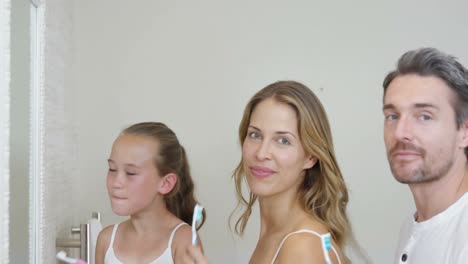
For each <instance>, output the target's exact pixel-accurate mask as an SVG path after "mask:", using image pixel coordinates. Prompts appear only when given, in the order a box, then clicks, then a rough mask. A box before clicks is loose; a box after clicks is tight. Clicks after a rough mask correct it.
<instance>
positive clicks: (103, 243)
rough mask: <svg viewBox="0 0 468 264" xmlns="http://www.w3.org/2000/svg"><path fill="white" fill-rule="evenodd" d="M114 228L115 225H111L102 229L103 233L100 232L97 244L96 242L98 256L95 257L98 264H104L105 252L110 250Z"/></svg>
mask: <svg viewBox="0 0 468 264" xmlns="http://www.w3.org/2000/svg"><path fill="white" fill-rule="evenodd" d="M113 228H114V225H110V226H107V227H105V228H104V229H102V230H101V232H99V235H98V238H97V242H96V256H95V263H96V264H101V263H104V256H105V254H106V253H105V252H106V251H107V249H108V248H109V244H110V241H111V236H112V229H113Z"/></svg>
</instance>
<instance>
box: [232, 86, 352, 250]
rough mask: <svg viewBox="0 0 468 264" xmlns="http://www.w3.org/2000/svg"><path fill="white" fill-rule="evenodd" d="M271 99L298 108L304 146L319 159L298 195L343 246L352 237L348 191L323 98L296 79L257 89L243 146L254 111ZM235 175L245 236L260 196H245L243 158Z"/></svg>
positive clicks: (239, 225) (245, 120)
mask: <svg viewBox="0 0 468 264" xmlns="http://www.w3.org/2000/svg"><path fill="white" fill-rule="evenodd" d="M268 98H274V99H275V100H276V101H278V102H281V103H285V104H287V105H289V106H291V107H292V108H293V109H294V110H295V112H296V115H297V120H298V131H299V137H300V141H301V143H302V146H303V148H304V150H305V152H306V153H307V154H309V155H312V156H314V157H316V158H317V160H318V161H317V163H316V164H315V165H314V166H313V167H312V168H310V169H308V170H306V173H305V177H304V181H303V183H302V185H301V187H300V189H299V190H298V195H299V196H300V199H301V200H302V202H303V205H304V208H305V210H306V212H307V213H309V214H310V215H312V216H314V217H315V218H317V219H318V220H319V221H321V222H322V223H323V224H324V225H326V227H327V228H328V229H329V231H330V233H331V235H332V237H333V239H334V240H335V242H336V243H337V244H338V245H339V246H340V247H343V246H344V244H345V241H346V240H347V239H348V237H349V236H351V225H350V223H349V220H348V217H347V215H346V206H347V204H348V190H347V188H346V184H345V182H344V180H343V176H342V174H341V171H340V168H339V167H338V163H337V161H336V157H335V152H334V148H333V141H332V134H331V130H330V125H329V122H328V118H327V115H326V113H325V110H324V108H323V106H322V104H321V103H320V100H319V99H318V98H317V96H315V94H314V93H313V92H312V91H311V90H310V89H309V88H307V87H306V86H305V85H303V84H301V83H298V82H294V81H280V82H276V83H273V84H270V85H268V86H267V87H265V88H263V89H262V90H260V91H259V92H257V93H256V94H255V95H254V96H253V97H252V99H250V101H249V103H248V104H247V106H246V107H245V110H244V114H243V117H242V120H241V122H240V125H239V140H240V144H241V146H242V145H243V143H244V140H245V137H246V135H247V128H248V126H249V123H250V117H251V114H252V112H253V110H254V109H255V107H256V106H257V105H258V103H260V102H261V101H263V100H265V99H268ZM233 178H234V180H235V184H236V193H237V199H238V206H237V208H245V209H244V210H243V211H242V214H241V216H240V218H239V219H238V220H237V222H236V224H235V231H236V232H237V233H238V234H239V235H242V234H243V233H244V230H245V227H246V225H247V221H248V220H249V217H250V214H251V213H252V206H253V205H254V203H255V201H256V199H257V196H256V195H255V194H253V193H252V192H250V191H249V197H248V199H246V198H245V197H244V196H243V195H242V182H243V180H244V179H245V170H244V164H243V161H242V160H241V161H240V163H239V165H238V166H237V168H236V169H235V171H234V174H233Z"/></svg>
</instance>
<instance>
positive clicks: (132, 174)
mask: <svg viewBox="0 0 468 264" xmlns="http://www.w3.org/2000/svg"><path fill="white" fill-rule="evenodd" d="M127 175H129V176H134V175H136V173H133V172H127Z"/></svg>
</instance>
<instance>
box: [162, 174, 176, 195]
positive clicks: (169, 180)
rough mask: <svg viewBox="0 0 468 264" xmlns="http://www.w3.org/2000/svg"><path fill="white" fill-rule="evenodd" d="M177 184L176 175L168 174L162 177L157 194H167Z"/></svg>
mask: <svg viewBox="0 0 468 264" xmlns="http://www.w3.org/2000/svg"><path fill="white" fill-rule="evenodd" d="M176 183H177V175H176V174H175V173H172V172H171V173H168V174H166V175H164V176H163V177H162V181H161V184H160V185H159V190H158V191H159V193H161V194H163V195H164V194H168V193H170V192H171V191H172V189H174V186H175V185H176Z"/></svg>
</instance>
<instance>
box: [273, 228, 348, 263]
mask: <svg viewBox="0 0 468 264" xmlns="http://www.w3.org/2000/svg"><path fill="white" fill-rule="evenodd" d="M299 233H308V234H313V235H316V236H318V237H319V238H321V235H320V234H319V233H317V232H315V231H312V230H309V229H301V230H297V231H294V232H291V233H289V234H287V235H286V236H285V237H284V238H283V240H282V241H281V243H280V245H279V247H278V249H277V250H276V253H275V255H274V257H273V260H272V261H271V264H274V263H275V261H276V258H277V257H278V254H279V252H280V250H281V247H282V246H283V244H284V242H285V241H286V239H287V238H288V237H289V236H291V235H294V234H299ZM323 246H324V245H323V244H322V247H323ZM331 248H332V250H333V253H335V256H336V259H337V260H338V264H341V260H340V256H338V253H337V252H336V249H335V248H334V247H333V246H332V247H331Z"/></svg>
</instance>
